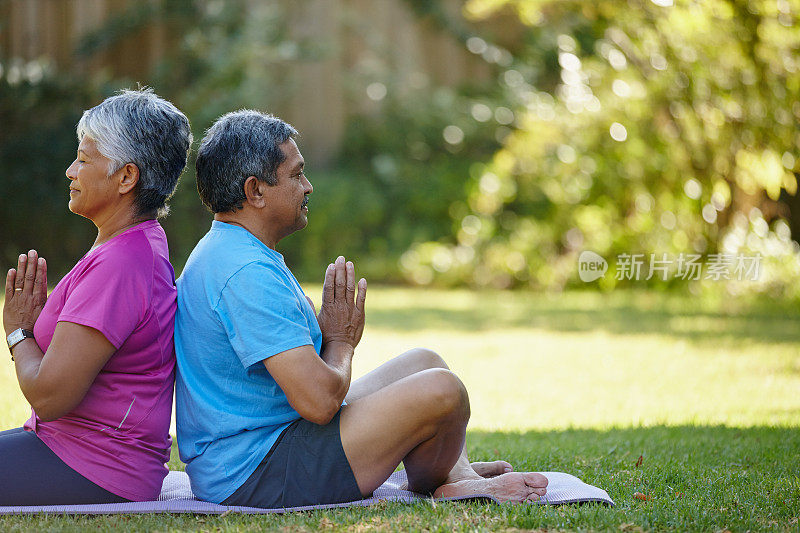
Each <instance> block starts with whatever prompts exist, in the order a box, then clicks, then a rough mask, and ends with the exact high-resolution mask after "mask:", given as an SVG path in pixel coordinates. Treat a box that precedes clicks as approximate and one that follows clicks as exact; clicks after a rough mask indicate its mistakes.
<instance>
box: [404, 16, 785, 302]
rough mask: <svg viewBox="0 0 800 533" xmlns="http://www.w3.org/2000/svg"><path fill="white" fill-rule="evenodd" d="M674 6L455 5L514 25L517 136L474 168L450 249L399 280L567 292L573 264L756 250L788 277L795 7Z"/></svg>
mask: <svg viewBox="0 0 800 533" xmlns="http://www.w3.org/2000/svg"><path fill="white" fill-rule="evenodd" d="M668 3H669V4H671V2H649V1H631V2H627V3H621V2H610V1H608V2H602V1H601V2H593V3H586V2H577V1H575V2H571V1H558V2H556V1H530V0H526V1H523V0H519V1H516V0H508V1H505V0H473V1H471V2H469V3H468V4H467V6H466V9H465V11H466V13H467V14H468V16H470V17H472V18H474V19H485V18H490V17H492V16H497V14H498V13H499V12H501V11H502V10H505V11H506V14H507V13H508V12H509V11H510V12H512V13H513V14H514V16H515V17H516V18H517V19H518V20H519V21H520V22H521V23H522V24H523V25H524V27H525V32H524V33H525V36H526V37H525V40H524V43H522V44H521V45H520V43H510V44H511V45H516V46H517V48H516V49H512V55H513V63H512V64H510V65H509V66H508V67H507V68H504V69H501V71H500V72H499V76H498V80H499V82H500V84H501V85H502V86H503V87H504V90H505V94H504V98H503V102H498V103H496V106H497V107H495V109H494V110H493V111H494V116H493V118H494V119H495V120H494V121H492V122H494V124H495V126H497V122H498V121H499V119H500V118H501V116H500V115H499V113H501V111H500V110H501V107H500V105H505V106H507V108H510V109H511V111H512V112H513V123H512V124H511V125H510V127H511V128H512V130H511V132H510V134H508V136H507V137H505V140H504V143H503V146H502V148H501V149H499V150H498V151H497V152H496V153H495V154H494V156H493V157H492V158H491V161H489V162H487V163H486V164H478V165H476V167H475V168H474V169H473V172H472V173H471V174H472V175H471V177H470V180H469V182H468V183H467V184H466V190H467V201H466V205H464V206H461V205H459V206H458V208H456V209H454V211H455V212H457V215H456V216H455V217H454V222H455V231H454V232H453V236H452V240H445V241H440V242H429V243H424V244H421V245H419V246H417V247H415V248H414V249H413V250H412V251H411V252H410V253H409V254H407V256H406V257H405V262H404V264H405V266H406V272H407V274H408V275H409V277H410V278H412V279H413V278H420V279H425V278H429V277H433V274H435V275H436V278H437V279H440V280H442V281H445V282H464V281H466V282H468V283H473V284H477V285H496V286H501V287H506V286H513V285H521V284H530V285H533V286H540V287H563V286H564V285H566V284H568V283H571V282H575V280H576V279H577V269H576V265H577V256H578V253H579V252H580V251H581V250H585V249H589V250H593V251H595V252H597V253H599V254H600V255H602V256H605V257H606V258H609V259H613V258H614V257H615V256H617V255H618V254H622V253H633V252H642V253H645V254H646V255H648V254H650V253H670V254H679V253H681V252H692V253H694V252H696V253H704V254H707V253H713V252H727V253H737V252H740V251H748V252H761V253H763V254H765V255H768V256H771V257H772V256H777V257H778V259H776V261H773V263H772V264H771V266H772V271H773V272H779V273H780V274H781V275H782V276H783V277H784V278H785V279H787V280H790V279H792V278H793V276H796V275H797V274H798V273H800V269H798V264H800V262H799V261H798V248H797V245H796V243H793V242H792V241H791V239H790V232H789V226H788V224H787V222H786V220H785V219H787V218H789V217H790V215H791V214H794V217H800V213H798V212H797V211H795V212H794V213H790V209H789V204H790V203H791V201H792V200H791V198H792V197H793V196H794V195H796V193H797V178H796V172H797V171H798V168H800V166H799V165H798V164H797V154H798V148H799V147H800V132H799V131H798V128H797V125H798V120H800V61H799V60H798V58H799V57H800V54H798V52H799V51H800V50H799V49H800V25H798V19H797V13H798V12H799V11H800V4H799V3H797V2H794V3H793V4H790V3H789V2H786V1H779V2H777V3H776V2H772V1H770V2H766V1H763V2H756V1H750V2H734V1H725V0H719V1H717V0H714V1H709V2H678V3H677V4H676V5H669V6H666V5H664V6H662V5H656V4H668ZM499 39H502V36H501V37H499ZM471 40H472V43H470V42H469V41H468V45H471V49H473V50H474V51H475V52H476V53H483V54H486V53H487V50H488V49H489V47H490V46H492V45H491V44H490V43H487V42H486V41H487V40H486V39H482V38H478V37H475V38H473V39H471ZM554 73H556V74H557V77H554V76H553V74H554ZM507 108H506V109H507ZM473 109H474V110H475V108H473ZM478 111H479V112H481V113H482V112H483V110H480V109H478ZM502 113H504V114H508V113H507V112H506V111H503V112H502ZM473 114H476V113H473ZM476 118H477V116H476ZM508 118H510V115H509V117H508ZM501 122H502V121H501ZM500 127H502V126H500ZM765 266H766V265H765ZM776 268H777V271H776V270H775V269H776ZM781 269H783V271H781ZM767 278H769V276H767ZM767 278H765V280H766V279H767ZM768 281H769V282H770V283H771V282H773V281H775V280H772V279H769V280H768ZM616 282H617V280H615V279H614V276H611V275H609V276H606V277H605V278H604V279H603V280H601V281H600V283H601V284H603V285H604V286H606V287H610V286H613V285H614V284H615V283H616Z"/></svg>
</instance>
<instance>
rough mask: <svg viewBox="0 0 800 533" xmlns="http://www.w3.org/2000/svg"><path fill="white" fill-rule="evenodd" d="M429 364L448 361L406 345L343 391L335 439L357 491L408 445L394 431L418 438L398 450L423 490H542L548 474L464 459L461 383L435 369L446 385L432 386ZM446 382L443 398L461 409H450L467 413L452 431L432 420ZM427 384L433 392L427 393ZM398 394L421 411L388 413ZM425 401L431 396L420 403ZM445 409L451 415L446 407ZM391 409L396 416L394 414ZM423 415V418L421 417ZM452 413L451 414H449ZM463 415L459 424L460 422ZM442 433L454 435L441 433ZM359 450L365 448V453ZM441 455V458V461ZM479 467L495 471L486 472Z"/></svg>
mask: <svg viewBox="0 0 800 533" xmlns="http://www.w3.org/2000/svg"><path fill="white" fill-rule="evenodd" d="M430 368H434V369H446V368H447V365H446V364H445V363H444V361H443V360H442V359H441V357H439V356H438V355H436V354H435V353H434V352H431V351H430V350H420V349H418V350H412V351H410V352H406V353H405V354H403V355H401V356H399V357H396V358H394V359H392V360H391V361H389V362H387V363H385V364H384V365H381V367H379V368H378V369H376V370H374V371H372V372H370V373H369V374H367V375H366V376H364V377H363V378H361V379H359V380H357V381H355V382H354V383H353V385H352V386H351V389H350V393H349V394H348V396H347V398H346V400H347V402H348V407H347V408H345V410H344V411H343V413H342V443H343V446H344V447H345V453H346V454H347V456H348V459H351V458H352V459H353V460H351V461H350V463H351V467H353V471H354V474H355V475H356V480H357V481H358V483H359V487H360V488H361V489H362V493H363V494H365V495H366V494H369V493H370V492H372V490H374V489H375V488H377V486H379V485H380V484H381V483H382V482H383V481H384V480H385V479H386V478H388V476H389V474H391V472H392V471H393V470H394V468H395V467H396V466H397V464H398V463H399V460H398V458H397V455H398V453H402V451H401V450H402V449H403V448H408V446H409V441H407V440H404V439H405V438H406V437H404V436H401V435H400V434H405V433H406V432H407V433H408V435H407V438H410V439H411V442H410V444H412V445H413V443H414V442H419V444H417V445H416V446H414V447H413V448H412V449H410V450H409V451H408V453H407V454H406V455H403V456H402V457H401V459H402V460H403V462H404V463H405V466H406V471H407V473H408V477H409V488H410V489H411V490H415V491H418V492H425V493H429V492H432V491H433V489H432V488H431V487H432V486H433V485H435V487H434V488H436V493H435V494H436V495H437V496H459V495H467V494H477V493H480V494H492V495H494V496H495V497H497V498H498V499H500V500H504V501H505V500H510V501H524V500H534V499H537V498H538V497H539V496H541V495H542V494H544V493H545V486H546V485H547V479H546V478H545V477H544V476H541V475H540V474H535V473H515V472H513V473H508V470H509V469H510V468H511V465H510V464H508V463H506V462H505V461H495V462H492V463H475V464H473V465H470V463H469V460H468V458H467V455H466V449H465V447H464V445H463V443H464V436H465V430H466V423H467V421H468V412H469V404H468V400H467V397H466V391H465V390H463V384H461V382H460V380H458V378H456V377H455V376H454V375H453V374H451V373H450V372H447V371H445V370H443V371H441V372H439V374H438V377H439V378H442V380H443V381H444V382H445V390H444V391H439V392H438V393H437V392H435V391H433V390H432V389H431V388H429V387H430V385H434V386H436V385H437V383H431V382H430V380H431V376H430V375H429V374H430V372H425V370H426V369H430ZM426 380H427V381H428V382H427V383H426ZM452 384H456V385H457V386H456V387H455V388H453V387H451V386H450V385H452ZM420 385H425V386H422V387H420ZM401 386H402V387H401ZM448 387H450V389H451V392H452V390H453V389H454V390H456V394H455V395H453V394H451V398H450V400H453V396H455V397H458V396H461V397H462V400H459V399H458V398H456V402H455V403H456V404H459V403H462V401H463V403H464V405H463V406H461V407H460V409H455V411H461V413H462V415H463V413H464V412H466V414H467V416H466V419H464V420H463V421H461V422H460V423H456V425H455V427H456V430H455V435H454V433H453V429H452V424H450V425H448V423H444V424H441V422H437V421H436V419H437V417H441V416H442V412H441V410H440V409H439V408H440V407H441V405H442V404H441V400H442V398H441V397H437V394H438V396H442V395H447V388H448ZM403 389H405V390H403ZM432 392H433V395H431V393H432ZM367 397H369V403H368V402H362V401H360V400H362V399H365V398H367ZM387 399H388V400H389V402H388V403H389V405H385V406H378V408H377V409H376V408H375V406H374V405H371V403H375V402H378V403H379V404H380V403H383V401H384V400H387ZM404 400H405V401H407V402H411V403H414V404H416V405H414V406H411V405H409V406H408V407H410V408H411V409H412V410H415V411H417V412H418V413H420V417H417V419H416V420H414V418H415V417H410V418H411V419H409V417H408V416H404V415H405V414H406V413H399V414H395V413H394V412H395V411H397V408H398V405H399V404H402V402H403V401H404ZM431 400H432V401H431ZM427 402H430V403H429V405H427V407H426V406H425V404H426V403H427ZM445 403H447V402H445ZM351 407H357V409H351ZM437 413H438V414H437ZM450 414H451V415H452V413H450ZM361 415H365V416H366V418H365V419H359V416H361ZM375 415H378V416H379V417H381V418H382V419H383V421H384V424H381V423H380V421H379V420H375V419H374V417H375ZM397 416H399V417H400V418H399V419H396V418H395V417H397ZM426 418H427V420H423V419H426ZM445 418H446V417H445ZM458 418H459V417H458V416H457V415H456V419H458ZM442 420H444V419H442ZM393 421H395V422H397V423H394V422H393ZM351 422H352V423H351ZM386 422H388V424H386ZM445 422H446V421H445ZM450 422H452V420H451V421H450ZM376 423H377V424H378V426H380V425H387V427H386V428H385V429H386V430H388V431H394V433H395V434H394V435H393V436H392V437H399V441H395V439H394V438H389V436H388V435H386V434H385V433H384V432H383V431H381V429H380V427H376V426H375V424H376ZM431 423H433V425H434V426H437V427H438V426H442V427H438V429H434V430H433V431H434V435H431V436H429V437H428V438H427V439H426V440H425V441H420V440H418V439H420V437H421V434H420V432H419V430H418V429H419V427H421V426H425V425H426V424H427V425H428V428H427V433H425V431H423V432H422V434H425V435H428V434H430V431H431V429H430V424H431ZM462 423H463V429H459V428H461V424H462ZM345 426H347V427H345ZM415 428H416V430H415ZM442 429H444V430H445V431H442ZM346 433H347V435H346ZM448 439H453V440H450V441H448ZM459 442H460V446H461V447H460V451H459V453H458V454H457V458H456V459H455V462H453V461H452V457H453V455H454V453H453V452H454V448H453V444H454V443H459ZM397 446H399V450H398V449H396V447H397ZM364 452H367V453H366V455H364ZM443 458H445V459H446V460H445V461H442V459H443ZM445 466H447V468H448V470H447V473H446V475H445V476H442V472H443V471H444V470H445ZM479 474H483V475H486V476H495V477H494V479H488V480H487V479H483V478H482V477H481V475H479Z"/></svg>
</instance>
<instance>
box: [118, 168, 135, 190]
mask: <svg viewBox="0 0 800 533" xmlns="http://www.w3.org/2000/svg"><path fill="white" fill-rule="evenodd" d="M118 172H119V173H120V176H119V193H120V194H126V193H129V192H131V191H132V190H133V189H134V188H135V187H136V184H137V183H139V167H137V166H136V165H135V164H133V163H126V164H125V166H123V167H122V168H121V169H119V170H118Z"/></svg>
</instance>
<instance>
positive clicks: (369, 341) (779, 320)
mask: <svg viewBox="0 0 800 533" xmlns="http://www.w3.org/2000/svg"><path fill="white" fill-rule="evenodd" d="M306 289H307V292H308V293H309V295H311V296H312V298H313V299H315V300H316V301H317V304H319V295H320V288H319V286H316V285H312V286H307V287H306ZM417 346H424V347H427V348H430V349H433V350H435V351H437V352H438V353H440V354H441V355H442V356H443V357H444V358H445V360H446V361H447V362H448V363H449V365H450V366H451V368H452V369H453V370H454V371H455V372H456V373H457V374H458V375H459V376H460V377H461V379H462V380H463V381H464V383H465V384H466V386H467V388H468V390H469V393H470V400H471V403H472V420H471V422H470V428H471V429H481V430H528V429H559V428H569V427H583V428H608V427H611V426H638V425H644V426H650V425H655V424H668V425H683V424H727V425H731V426H742V427H746V426H761V425H780V426H800V395H798V394H797V391H798V390H800V350H799V349H798V347H800V312H795V311H793V310H792V308H791V305H790V304H780V303H775V304H773V305H767V304H762V303H759V302H754V303H750V304H749V305H748V304H747V302H736V301H730V302H727V301H719V302H713V301H708V300H698V299H695V298H692V297H687V296H681V295H676V294H662V293H654V292H639V293H637V292H625V291H615V292H613V293H611V294H599V293H578V292H572V293H565V294H562V295H546V294H541V293H531V292H499V291H482V292H471V291H466V290H457V291H437V290H424V289H398V288H383V287H374V286H373V287H370V289H369V295H368V298H367V327H366V329H365V333H364V337H363V339H362V341H361V344H360V345H359V347H358V349H357V350H356V357H355V359H354V362H353V376H354V377H358V376H361V375H363V374H365V373H366V372H368V371H369V370H371V369H372V368H375V367H376V366H378V365H379V364H381V363H382V362H384V361H385V360H387V359H388V358H390V357H391V356H394V355H397V354H399V353H402V352H404V351H406V350H408V349H410V348H414V347H417ZM3 357H7V351H6V349H5V347H2V348H0V358H3ZM28 413H29V409H28V407H27V405H26V403H25V400H24V398H23V396H22V394H21V393H20V391H19V387H18V385H17V383H16V378H15V375H14V368H13V363H11V362H10V361H8V364H5V365H0V428H3V429H5V428H10V427H16V426H19V425H21V424H22V422H23V421H24V420H25V419H26V418H27V416H28Z"/></svg>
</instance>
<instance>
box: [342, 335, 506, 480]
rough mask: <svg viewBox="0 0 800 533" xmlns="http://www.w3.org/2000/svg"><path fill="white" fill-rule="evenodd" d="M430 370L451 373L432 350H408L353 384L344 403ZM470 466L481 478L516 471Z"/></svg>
mask: <svg viewBox="0 0 800 533" xmlns="http://www.w3.org/2000/svg"><path fill="white" fill-rule="evenodd" d="M429 368H444V369H446V370H449V369H450V367H448V366H447V363H446V362H445V361H444V359H442V358H441V357H440V356H439V354H437V353H436V352H434V351H432V350H428V349H425V348H414V349H412V350H408V351H407V352H403V353H402V354H400V355H398V356H397V357H394V358H392V359H390V360H389V361H387V362H385V363H383V364H382V365H380V366H379V367H378V368H375V369H374V370H372V371H370V372H369V373H367V374H365V375H364V376H361V377H360V378H358V379H357V380H355V381H353V383H352V384H351V385H350V391H349V392H348V393H347V397H346V398H345V401H346V402H347V403H348V404H350V403H353V402H354V401H355V400H358V399H359V398H363V397H364V396H368V395H370V394H372V393H373V392H376V391H378V390H380V389H382V388H384V387H385V386H387V385H390V384H392V383H394V382H395V381H398V380H400V379H403V378H405V377H408V376H410V375H412V374H416V373H417V372H422V371H423V370H428V369H429ZM464 454H465V455H466V447H465V448H464ZM470 464H471V466H472V469H473V470H474V471H475V473H477V474H478V475H479V476H482V477H495V476H499V475H500V474H506V473H508V472H512V471H513V470H514V467H513V466H511V463H509V462H508V461H489V462H475V463H470Z"/></svg>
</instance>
